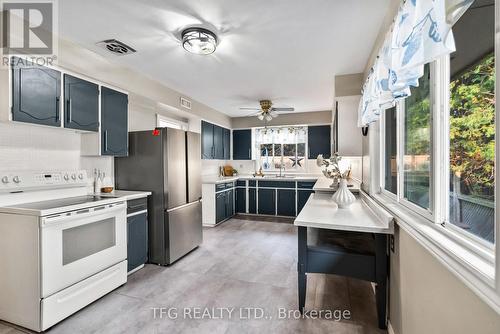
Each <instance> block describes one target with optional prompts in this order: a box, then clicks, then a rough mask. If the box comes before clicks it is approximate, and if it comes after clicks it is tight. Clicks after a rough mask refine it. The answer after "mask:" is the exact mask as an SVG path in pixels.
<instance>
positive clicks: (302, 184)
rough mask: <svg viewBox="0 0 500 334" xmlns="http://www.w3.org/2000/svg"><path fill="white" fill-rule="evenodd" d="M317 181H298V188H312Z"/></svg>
mask: <svg viewBox="0 0 500 334" xmlns="http://www.w3.org/2000/svg"><path fill="white" fill-rule="evenodd" d="M315 183H316V181H299V182H297V188H300V189H312V188H313V187H314V184H315Z"/></svg>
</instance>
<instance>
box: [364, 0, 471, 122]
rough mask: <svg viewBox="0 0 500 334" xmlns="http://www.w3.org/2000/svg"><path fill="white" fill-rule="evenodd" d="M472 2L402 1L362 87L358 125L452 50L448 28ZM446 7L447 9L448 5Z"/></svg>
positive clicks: (407, 89) (389, 103)
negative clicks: (429, 65) (429, 64)
mask: <svg viewBox="0 0 500 334" xmlns="http://www.w3.org/2000/svg"><path fill="white" fill-rule="evenodd" d="M473 1H474V0H448V1H445V0H404V1H403V2H402V3H401V6H400V7H399V11H398V14H397V15H396V17H395V19H394V22H393V24H392V26H391V29H390V31H389V32H388V33H387V35H386V36H385V39H384V43H383V45H382V48H381V49H380V51H379V54H378V56H377V59H376V60H375V62H374V64H373V67H372V68H371V70H370V73H369V75H368V78H367V79H366V82H365V84H364V85H363V91H362V93H363V96H362V98H361V101H360V104H359V117H358V125H359V126H366V125H368V124H369V123H371V122H375V121H377V120H378V119H379V116H380V112H381V111H382V110H384V109H387V108H389V107H391V106H393V105H394V103H395V102H396V101H397V100H398V99H403V98H406V97H408V96H410V87H411V86H413V87H416V86H418V79H419V78H420V77H421V76H422V75H423V74H424V65H425V64H427V63H430V62H432V61H434V60H436V59H437V58H439V57H441V56H443V55H446V54H449V53H451V52H454V51H455V41H454V40H453V34H452V32H451V26H452V25H453V23H455V22H456V20H457V19H458V18H457V17H459V15H461V14H463V12H464V11H465V9H467V8H468V6H470V4H471V3H472V2H473ZM447 5H448V6H447Z"/></svg>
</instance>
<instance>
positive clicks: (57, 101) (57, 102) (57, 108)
mask: <svg viewBox="0 0 500 334" xmlns="http://www.w3.org/2000/svg"><path fill="white" fill-rule="evenodd" d="M59 101H60V100H59V96H57V97H56V122H59Z"/></svg>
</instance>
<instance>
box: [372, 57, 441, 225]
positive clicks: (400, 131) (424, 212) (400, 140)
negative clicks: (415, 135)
mask: <svg viewBox="0 0 500 334" xmlns="http://www.w3.org/2000/svg"><path fill="white" fill-rule="evenodd" d="M429 71H430V83H429V86H430V94H429V99H430V109H431V111H430V113H431V122H430V123H431V125H430V127H431V131H430V133H431V137H430V145H431V148H430V152H431V163H430V180H429V209H425V208H422V207H420V206H419V205H417V204H415V203H413V202H411V201H409V200H407V199H406V198H404V196H403V194H404V151H405V150H404V145H405V142H404V136H405V131H404V128H405V112H406V108H405V101H404V100H402V101H398V102H396V105H395V106H396V138H397V149H396V160H397V173H398V175H397V193H396V194H393V193H391V192H390V191H388V190H386V189H385V172H386V170H385V131H386V126H385V121H386V115H385V112H382V117H381V118H380V132H379V135H380V152H379V154H380V157H379V162H380V163H379V169H380V176H379V180H380V181H379V183H380V185H379V187H377V188H378V189H379V192H380V193H381V194H382V195H384V196H385V197H387V198H389V199H391V200H392V201H395V202H396V203H398V204H401V205H403V206H404V207H406V208H407V209H409V210H412V211H414V212H416V213H418V214H419V215H420V216H422V217H424V218H425V219H427V220H429V221H431V222H436V218H437V216H436V210H435V207H436V204H435V203H434V199H435V198H439V197H436V194H435V191H436V188H438V187H436V184H437V182H436V181H437V180H436V176H435V175H434V174H435V173H434V171H435V170H437V168H436V166H435V164H436V160H438V159H436V157H437V156H438V155H436V146H437V145H436V142H435V139H436V133H435V132H436V129H435V128H436V127H435V126H434V119H435V117H433V113H434V110H436V109H435V108H436V95H437V94H435V93H434V91H435V87H436V83H437V80H436V79H435V78H436V64H435V63H432V64H430V69H429Z"/></svg>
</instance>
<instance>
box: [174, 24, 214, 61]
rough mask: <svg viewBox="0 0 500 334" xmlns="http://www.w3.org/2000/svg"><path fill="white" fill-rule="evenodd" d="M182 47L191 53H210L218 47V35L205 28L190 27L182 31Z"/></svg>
mask: <svg viewBox="0 0 500 334" xmlns="http://www.w3.org/2000/svg"><path fill="white" fill-rule="evenodd" d="M182 47H183V48H184V50H186V51H188V52H190V53H194V54H199V55H209V54H211V53H213V52H214V51H215V49H216V48H217V36H216V35H215V34H214V33H213V32H211V31H210V30H207V29H204V28H196V27H195V28H188V29H186V30H184V31H183V32H182Z"/></svg>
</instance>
